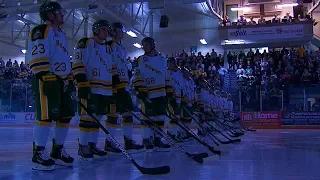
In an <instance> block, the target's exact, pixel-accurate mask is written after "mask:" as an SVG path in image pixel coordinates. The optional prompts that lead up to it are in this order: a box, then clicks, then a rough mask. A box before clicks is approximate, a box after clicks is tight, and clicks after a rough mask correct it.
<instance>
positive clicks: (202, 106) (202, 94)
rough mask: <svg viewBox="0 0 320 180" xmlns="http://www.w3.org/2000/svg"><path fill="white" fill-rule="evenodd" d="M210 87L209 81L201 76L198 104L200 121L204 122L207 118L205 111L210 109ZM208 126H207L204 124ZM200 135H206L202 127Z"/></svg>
mask: <svg viewBox="0 0 320 180" xmlns="http://www.w3.org/2000/svg"><path fill="white" fill-rule="evenodd" d="M209 102H210V99H209V89H208V85H207V81H206V80H205V79H203V78H202V77H200V79H199V89H198V105H199V112H200V113H201V114H200V115H199V122H200V123H201V124H203V122H204V121H205V120H206V118H205V116H204V114H203V113H206V112H208V111H209ZM204 127H206V126H204ZM198 135H200V136H203V135H205V132H203V131H202V130H201V129H198Z"/></svg>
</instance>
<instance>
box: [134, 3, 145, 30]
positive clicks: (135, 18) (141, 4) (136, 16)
mask: <svg viewBox="0 0 320 180" xmlns="http://www.w3.org/2000/svg"><path fill="white" fill-rule="evenodd" d="M142 6H143V2H141V3H140V5H139V8H138V11H137V13H136V15H135V17H134V19H133V23H134V22H136V20H137V18H138V15H139V12H140V9H141V7H142ZM133 25H134V24H133Z"/></svg>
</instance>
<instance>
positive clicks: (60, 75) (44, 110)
mask: <svg viewBox="0 0 320 180" xmlns="http://www.w3.org/2000/svg"><path fill="white" fill-rule="evenodd" d="M40 18H41V20H43V21H44V22H45V24H41V25H38V26H35V27H34V28H33V29H32V31H31V33H30V39H29V41H28V50H27V59H28V62H29V66H30V69H31V71H32V72H33V74H34V75H33V77H32V89H33V92H34V96H35V102H36V113H37V116H36V118H37V119H36V123H35V125H34V129H33V133H34V134H33V137H34V142H33V156H32V163H33V167H32V168H33V169H35V170H54V165H62V166H72V164H73V161H74V159H73V158H72V157H71V156H70V155H68V154H67V153H66V151H65V149H64V143H65V140H66V137H67V133H68V129H69V123H70V120H71V117H72V116H74V110H73V101H72V99H71V92H72V89H73V84H72V83H70V82H72V76H71V65H70V58H69V56H70V55H69V53H68V43H67V38H66V35H65V34H64V33H63V32H62V30H61V29H60V26H61V25H62V24H63V23H64V21H63V12H62V10H61V6H60V4H59V3H57V2H46V3H44V4H42V5H41V6H40ZM52 121H55V127H54V131H53V145H52V151H51V153H50V157H49V156H48V154H47V152H46V151H45V147H46V144H47V141H48V137H49V134H50V128H51V124H52Z"/></svg>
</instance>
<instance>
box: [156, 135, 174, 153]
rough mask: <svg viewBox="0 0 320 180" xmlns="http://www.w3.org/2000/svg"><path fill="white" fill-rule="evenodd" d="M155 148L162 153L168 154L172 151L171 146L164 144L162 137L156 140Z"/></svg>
mask: <svg viewBox="0 0 320 180" xmlns="http://www.w3.org/2000/svg"><path fill="white" fill-rule="evenodd" d="M154 147H156V149H155V150H156V151H160V152H168V151H170V150H171V146H170V145H169V144H166V143H163V142H162V141H161V138H160V137H156V138H155V139H154Z"/></svg>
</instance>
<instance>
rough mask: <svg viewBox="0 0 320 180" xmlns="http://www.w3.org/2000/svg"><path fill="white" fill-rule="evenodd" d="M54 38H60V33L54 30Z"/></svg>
mask: <svg viewBox="0 0 320 180" xmlns="http://www.w3.org/2000/svg"><path fill="white" fill-rule="evenodd" d="M53 33H54V37H60V35H59V32H58V31H57V30H55V29H53Z"/></svg>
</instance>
